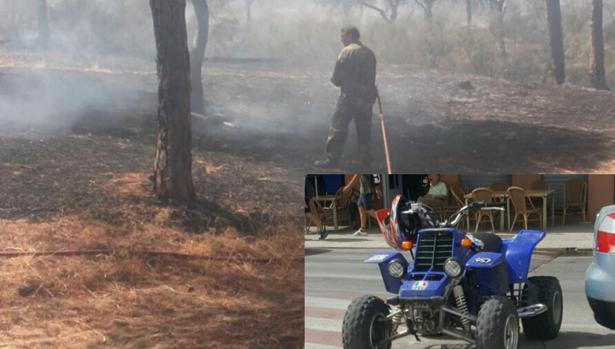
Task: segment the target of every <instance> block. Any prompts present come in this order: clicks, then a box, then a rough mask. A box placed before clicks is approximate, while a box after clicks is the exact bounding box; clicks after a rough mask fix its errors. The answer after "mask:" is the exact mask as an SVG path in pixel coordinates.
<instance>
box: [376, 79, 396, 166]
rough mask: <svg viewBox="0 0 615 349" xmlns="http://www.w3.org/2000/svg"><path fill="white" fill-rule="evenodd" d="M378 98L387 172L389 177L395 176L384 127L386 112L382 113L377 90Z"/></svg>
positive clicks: (378, 95)
mask: <svg viewBox="0 0 615 349" xmlns="http://www.w3.org/2000/svg"><path fill="white" fill-rule="evenodd" d="M376 96H377V99H378V113H379V115H380V129H381V130H382V142H383V143H384V158H385V159H386V163H387V172H388V174H389V175H392V174H393V170H392V166H391V157H390V156H389V141H388V140H387V131H386V128H385V126H384V112H383V111H382V100H381V99H380V93H379V92H378V90H376Z"/></svg>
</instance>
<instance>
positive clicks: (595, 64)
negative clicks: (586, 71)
mask: <svg viewBox="0 0 615 349" xmlns="http://www.w3.org/2000/svg"><path fill="white" fill-rule="evenodd" d="M592 3H593V5H592V20H591V32H592V37H591V42H592V56H591V72H590V76H591V81H592V86H593V87H594V88H596V89H599V90H608V89H609V86H608V85H607V82H606V73H605V70H604V34H603V31H602V16H603V10H602V7H603V4H602V0H593V1H592Z"/></svg>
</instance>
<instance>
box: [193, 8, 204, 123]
mask: <svg viewBox="0 0 615 349" xmlns="http://www.w3.org/2000/svg"><path fill="white" fill-rule="evenodd" d="M192 4H193V5H194V12H195V14H196V19H197V24H198V32H197V35H196V37H195V39H194V47H193V48H192V51H191V52H190V68H191V69H190V85H191V86H192V96H191V105H192V111H194V112H196V113H199V114H204V113H205V100H204V97H203V94H204V91H203V78H202V70H203V61H204V60H205V50H206V49H207V42H208V38H209V6H207V0H192Z"/></svg>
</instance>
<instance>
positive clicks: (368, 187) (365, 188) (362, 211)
mask: <svg viewBox="0 0 615 349" xmlns="http://www.w3.org/2000/svg"><path fill="white" fill-rule="evenodd" d="M357 181H358V182H359V199H358V200H357V206H358V207H359V219H360V221H361V226H360V228H359V230H357V231H356V232H354V234H353V235H354V236H367V228H366V227H367V219H368V215H369V216H370V217H373V218H374V219H377V216H376V211H375V210H374V206H373V196H374V194H375V196H376V198H377V199H378V198H380V197H381V196H382V193H381V192H380V190H379V189H378V188H375V187H374V177H373V176H372V175H365V174H364V175H358V174H355V175H354V176H352V179H350V182H348V184H346V186H345V187H344V192H349V191H351V190H352V188H353V187H354V186H355V184H356V183H357Z"/></svg>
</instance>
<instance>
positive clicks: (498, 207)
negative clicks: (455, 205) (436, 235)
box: [441, 201, 505, 227]
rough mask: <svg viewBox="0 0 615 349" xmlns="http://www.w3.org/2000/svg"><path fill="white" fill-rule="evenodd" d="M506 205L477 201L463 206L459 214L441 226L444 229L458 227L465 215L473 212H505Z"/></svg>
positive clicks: (458, 211)
mask: <svg viewBox="0 0 615 349" xmlns="http://www.w3.org/2000/svg"><path fill="white" fill-rule="evenodd" d="M504 205H505V204H504V203H500V202H482V201H475V202H471V203H469V204H467V205H465V206H463V207H462V208H460V209H459V210H457V212H455V213H453V214H452V215H451V216H450V217H449V218H448V219H447V220H445V221H444V223H441V225H442V226H443V227H454V226H456V225H458V224H459V223H461V220H462V219H463V216H464V214H467V213H470V212H472V211H474V212H475V211H479V210H480V211H504V207H503V206H504Z"/></svg>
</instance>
